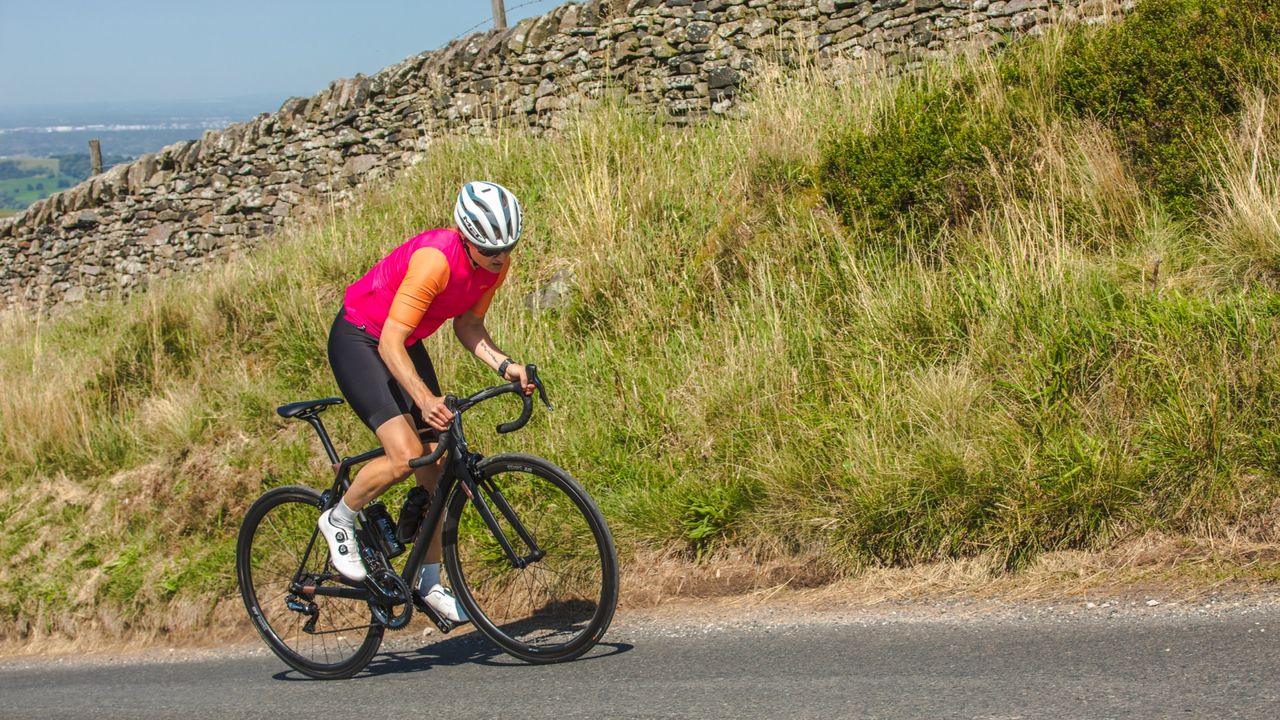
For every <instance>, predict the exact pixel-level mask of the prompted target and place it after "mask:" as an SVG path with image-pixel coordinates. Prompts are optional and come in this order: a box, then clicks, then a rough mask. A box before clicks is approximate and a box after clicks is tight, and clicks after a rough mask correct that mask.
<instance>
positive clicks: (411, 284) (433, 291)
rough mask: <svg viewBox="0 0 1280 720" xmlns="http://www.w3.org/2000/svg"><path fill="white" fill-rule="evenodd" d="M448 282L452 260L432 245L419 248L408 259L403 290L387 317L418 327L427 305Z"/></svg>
mask: <svg viewBox="0 0 1280 720" xmlns="http://www.w3.org/2000/svg"><path fill="white" fill-rule="evenodd" d="M448 283H449V261H448V260H445V258H444V253H442V252H440V251H439V250H437V249H436V248H433V247H424V248H418V249H417V250H415V251H414V252H413V255H412V256H411V257H410V258H409V267H408V268H407V269H406V270H405V273H404V280H401V281H400V289H399V290H396V297H395V299H394V300H392V301H391V309H390V310H389V311H388V312H387V319H388V320H395V321H396V322H398V323H400V324H402V325H405V326H406V327H411V328H416V327H418V323H419V322H421V321H422V316H423V314H425V313H426V312H427V306H429V305H430V304H431V301H432V300H433V299H435V296H436V295H439V294H440V293H441V291H443V290H444V286H445V285H447V284H448Z"/></svg>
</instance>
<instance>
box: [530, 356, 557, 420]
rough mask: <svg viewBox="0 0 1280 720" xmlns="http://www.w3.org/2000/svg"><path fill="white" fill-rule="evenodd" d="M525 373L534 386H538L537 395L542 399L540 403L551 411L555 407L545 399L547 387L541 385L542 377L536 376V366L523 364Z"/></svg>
mask: <svg viewBox="0 0 1280 720" xmlns="http://www.w3.org/2000/svg"><path fill="white" fill-rule="evenodd" d="M524 369H525V374H526V375H527V376H528V378H529V381H530V382H532V383H533V385H534V387H536V388H538V397H539V398H541V399H542V404H543V405H546V406H547V411H548V412H552V411H554V410H555V408H553V407H551V401H550V400H548V399H547V389H546V388H545V387H543V386H542V378H539V377H538V366H537V365H533V364H529V365H526V366H525V368H524Z"/></svg>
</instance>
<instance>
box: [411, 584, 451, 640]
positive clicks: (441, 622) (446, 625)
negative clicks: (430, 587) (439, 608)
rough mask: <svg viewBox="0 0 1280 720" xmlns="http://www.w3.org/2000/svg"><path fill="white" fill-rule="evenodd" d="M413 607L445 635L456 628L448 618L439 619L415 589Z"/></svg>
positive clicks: (438, 614)
mask: <svg viewBox="0 0 1280 720" xmlns="http://www.w3.org/2000/svg"><path fill="white" fill-rule="evenodd" d="M413 607H414V608H416V609H417V610H418V612H421V613H423V614H424V615H426V616H427V617H428V618H429V619H430V620H431V622H433V623H435V626H436V627H437V628H439V629H440V632H442V633H444V634H446V635H448V634H449V631H450V630H453V629H454V628H456V627H458V624H457V623H455V622H453V621H452V620H450V619H449V618H446V617H441V616H440V613H437V612H436V611H435V610H433V609H432V608H431V606H430V605H428V604H427V601H426V599H425V598H423V597H422V593H420V592H418V590H417V588H414V590H413Z"/></svg>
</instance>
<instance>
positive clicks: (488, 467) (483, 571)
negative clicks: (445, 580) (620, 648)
mask: <svg viewBox="0 0 1280 720" xmlns="http://www.w3.org/2000/svg"><path fill="white" fill-rule="evenodd" d="M477 469H478V471H479V476H478V477H477V478H476V484H477V486H478V487H479V489H480V496H481V498H482V499H483V500H484V502H485V503H487V504H488V506H489V508H490V509H491V510H492V512H493V515H494V516H495V517H496V519H497V521H498V524H499V525H500V526H501V528H502V531H503V533H504V534H505V536H506V538H507V539H508V540H509V541H510V543H511V545H512V546H513V548H514V550H515V552H516V554H517V555H518V556H520V557H532V558H533V559H531V561H530V562H528V564H527V565H526V566H525V567H524V568H519V567H516V566H515V564H513V563H512V562H511V559H510V558H509V557H508V555H507V553H506V552H505V551H504V550H503V548H502V547H501V544H500V543H499V541H498V539H497V538H496V537H495V536H494V534H493V533H492V532H491V531H490V529H489V526H488V525H487V524H486V523H485V521H484V519H483V517H482V516H481V514H480V512H479V510H478V509H477V506H476V502H475V501H472V500H470V499H469V498H468V497H467V492H466V490H465V488H464V486H463V485H462V484H461V483H459V484H458V486H457V487H456V488H455V489H454V491H453V494H452V496H451V497H450V499H449V508H448V515H447V516H446V519H445V524H444V562H445V568H446V569H447V570H448V572H449V579H450V580H451V581H452V583H453V590H454V593H455V594H456V595H457V596H458V599H459V600H460V601H461V602H462V605H463V607H464V608H466V610H467V614H469V615H470V616H471V620H472V622H474V623H475V626H476V628H477V629H478V630H480V632H482V633H484V634H485V635H487V636H488V637H489V638H490V639H491V640H493V641H494V642H495V643H497V644H498V645H500V646H501V647H502V648H503V649H504V650H505V651H507V652H508V653H510V654H511V655H514V656H515V657H518V658H520V659H522V660H526V661H528V662H535V663H550V662H561V661H564V660H572V659H573V658H576V657H578V656H580V655H582V654H583V653H584V652H586V651H587V650H590V649H591V647H592V646H594V645H595V644H596V642H598V641H599V640H600V638H601V637H602V636H603V635H604V632H605V630H607V629H608V627H609V622H610V621H611V620H612V619H613V611H614V608H615V607H616V606H617V603H618V557H617V552H616V551H615V549H614V545H613V537H612V536H611V535H610V534H609V526H608V525H607V524H606V523H605V521H604V516H602V515H601V514H600V510H599V509H598V508H597V507H596V505H595V503H594V502H593V501H592V500H591V496H590V495H588V494H587V491H586V490H584V489H583V488H582V486H581V485H579V484H578V482H577V481H576V480H574V479H573V478H572V477H570V476H569V474H568V473H566V472H565V471H564V470H561V469H560V468H558V467H556V466H555V465H552V464H551V463H549V462H547V461H546V460H543V459H541V458H536V457H533V456H530V455H495V456H493V457H489V458H485V459H484V460H482V461H481V462H480V464H479V466H478V468H477ZM513 517H514V518H515V519H516V520H518V522H519V524H520V525H521V526H522V527H523V530H524V531H525V533H523V535H522V533H521V532H520V529H519V528H517V527H516V526H514V525H513V523H512V518H513ZM524 536H527V539H526V538H525V537H524ZM528 540H532V542H533V545H534V546H536V548H537V550H539V551H541V554H539V553H536V552H535V551H534V548H531V547H530V545H529V542H528Z"/></svg>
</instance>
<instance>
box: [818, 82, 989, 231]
mask: <svg viewBox="0 0 1280 720" xmlns="http://www.w3.org/2000/svg"><path fill="white" fill-rule="evenodd" d="M1012 138H1013V131H1012V124H1011V121H1010V118H1009V117H1008V115H1007V114H1006V113H1005V112H1003V111H1000V110H994V109H993V108H991V107H989V106H987V105H985V104H983V103H982V102H980V100H979V99H978V98H977V92H976V89H975V87H974V84H973V83H972V82H970V81H967V80H955V81H952V82H950V83H943V84H942V86H941V87H931V86H930V84H929V82H928V80H927V79H924V80H921V79H917V78H912V79H908V80H904V81H903V83H902V85H901V86H900V88H899V91H898V95H897V97H896V98H895V102H894V103H893V104H892V105H891V106H890V107H888V108H887V109H885V110H884V111H883V112H881V113H880V116H879V117H878V118H877V119H876V122H875V126H874V127H873V128H871V129H870V130H863V129H860V128H854V129H851V130H849V131H847V132H844V133H841V134H839V135H837V136H836V137H834V138H833V139H831V140H830V141H829V142H828V143H827V145H826V147H825V148H824V149H823V154H822V160H821V163H820V167H819V183H820V187H821V188H822V191H823V194H824V196H825V197H826V199H827V201H828V202H829V203H831V205H832V206H833V207H834V208H835V209H836V210H837V211H838V212H839V213H840V216H841V218H842V219H843V220H844V222H845V223H846V224H848V225H850V226H859V225H863V224H865V226H866V228H867V229H868V230H870V231H871V232H872V233H876V234H884V235H889V236H897V235H898V234H899V233H901V232H902V231H903V230H907V231H908V232H910V233H911V234H912V235H914V236H916V237H918V238H923V239H926V240H925V242H926V244H929V241H928V240H927V239H928V238H931V237H933V236H935V235H936V234H937V232H938V231H939V230H940V229H942V228H943V227H945V226H946V225H948V224H951V223H956V222H960V221H963V220H964V219H965V218H966V217H968V216H969V215H970V214H971V213H973V212H974V211H975V210H977V209H979V208H980V207H981V206H982V205H983V203H984V197H986V196H988V195H989V194H990V191H991V190H992V189H993V188H992V187H991V184H992V176H991V174H990V173H989V172H987V171H986V168H987V166H988V163H989V162H990V160H991V159H993V158H994V159H1003V158H1007V157H1009V156H1010V153H1011V145H1012Z"/></svg>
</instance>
